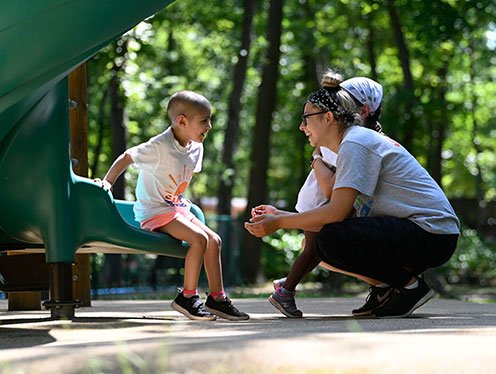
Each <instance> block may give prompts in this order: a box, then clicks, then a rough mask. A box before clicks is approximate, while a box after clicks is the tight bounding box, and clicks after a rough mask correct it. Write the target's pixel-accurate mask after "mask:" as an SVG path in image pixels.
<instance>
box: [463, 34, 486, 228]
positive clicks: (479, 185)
mask: <svg viewBox="0 0 496 374" xmlns="http://www.w3.org/2000/svg"><path fill="white" fill-rule="evenodd" d="M474 44H475V43H474V42H473V40H470V48H471V50H472V53H471V55H470V56H471V58H470V69H469V77H470V84H467V85H466V87H467V89H468V90H469V92H468V96H469V98H468V101H470V104H471V110H470V112H469V113H468V114H469V115H470V117H471V119H472V132H471V141H472V144H473V147H474V151H475V168H476V169H477V174H476V175H475V193H476V198H477V208H476V230H477V231H480V229H481V226H482V206H483V204H484V189H483V184H484V179H483V178H482V168H481V165H480V162H479V159H480V155H481V153H482V147H481V145H480V140H479V123H478V122H477V118H476V116H475V113H476V112H477V93H476V92H475V86H476V84H475V83H474V78H475V61H474V60H475V58H476V57H474V55H475V54H474V53H473V51H474V50H475V45H474Z"/></svg>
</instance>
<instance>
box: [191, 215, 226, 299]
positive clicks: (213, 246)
mask: <svg viewBox="0 0 496 374" xmlns="http://www.w3.org/2000/svg"><path fill="white" fill-rule="evenodd" d="M191 223H192V224H194V225H195V226H196V227H198V228H199V229H200V230H202V231H203V232H204V233H205V234H206V235H207V236H208V245H207V248H206V251H205V254H204V256H203V262H204V265H205V272H206V273H207V279H208V286H209V287H210V292H213V293H215V292H220V291H223V290H224V283H223V280H222V260H221V248H222V239H221V238H220V236H219V235H218V234H217V233H216V232H215V231H213V230H212V229H211V228H210V227H208V226H207V225H205V224H204V223H203V222H202V221H200V220H199V219H198V218H196V217H195V218H193V219H192V220H191Z"/></svg>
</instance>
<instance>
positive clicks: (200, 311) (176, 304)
mask: <svg viewBox="0 0 496 374" xmlns="http://www.w3.org/2000/svg"><path fill="white" fill-rule="evenodd" d="M171 306H172V308H173V309H174V310H177V311H178V312H179V313H182V314H184V315H185V316H186V317H188V318H189V319H193V320H197V321H214V320H215V319H216V318H217V317H215V316H214V315H213V314H211V313H209V312H207V311H206V310H205V309H204V308H203V302H202V301H201V300H200V296H198V295H195V296H192V297H184V295H183V292H182V291H181V292H179V293H178V294H177V296H176V298H175V299H174V301H173V302H172V303H171Z"/></svg>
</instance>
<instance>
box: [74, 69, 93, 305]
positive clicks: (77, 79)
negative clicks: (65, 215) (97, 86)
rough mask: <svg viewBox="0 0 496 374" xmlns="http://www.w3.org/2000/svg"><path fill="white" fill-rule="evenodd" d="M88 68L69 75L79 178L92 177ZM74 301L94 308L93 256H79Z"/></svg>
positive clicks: (75, 164) (77, 256)
mask: <svg viewBox="0 0 496 374" xmlns="http://www.w3.org/2000/svg"><path fill="white" fill-rule="evenodd" d="M86 77H87V76H86V64H85V63H83V64H81V65H79V66H78V67H77V68H76V69H74V70H73V71H72V72H71V73H70V74H69V99H70V105H69V108H70V110H69V115H70V123H71V158H72V168H73V171H74V173H75V174H77V175H79V176H82V177H87V176H88V101H87V85H86V79H87V78H86ZM72 280H73V294H74V298H75V299H78V300H80V301H81V305H82V306H91V282H90V255H89V254H76V263H75V265H74V266H73V271H72Z"/></svg>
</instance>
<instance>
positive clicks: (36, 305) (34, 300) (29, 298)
mask: <svg viewBox="0 0 496 374" xmlns="http://www.w3.org/2000/svg"><path fill="white" fill-rule="evenodd" d="M16 255H19V256H22V257H23V261H25V262H28V261H32V259H33V257H32V255H24V254H22V253H20V252H19V251H10V252H7V256H16ZM37 266H38V265H37ZM45 266H46V265H45ZM7 298H8V309H9V310H10V311H13V310H41V292H40V291H19V292H17V291H14V292H7Z"/></svg>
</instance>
